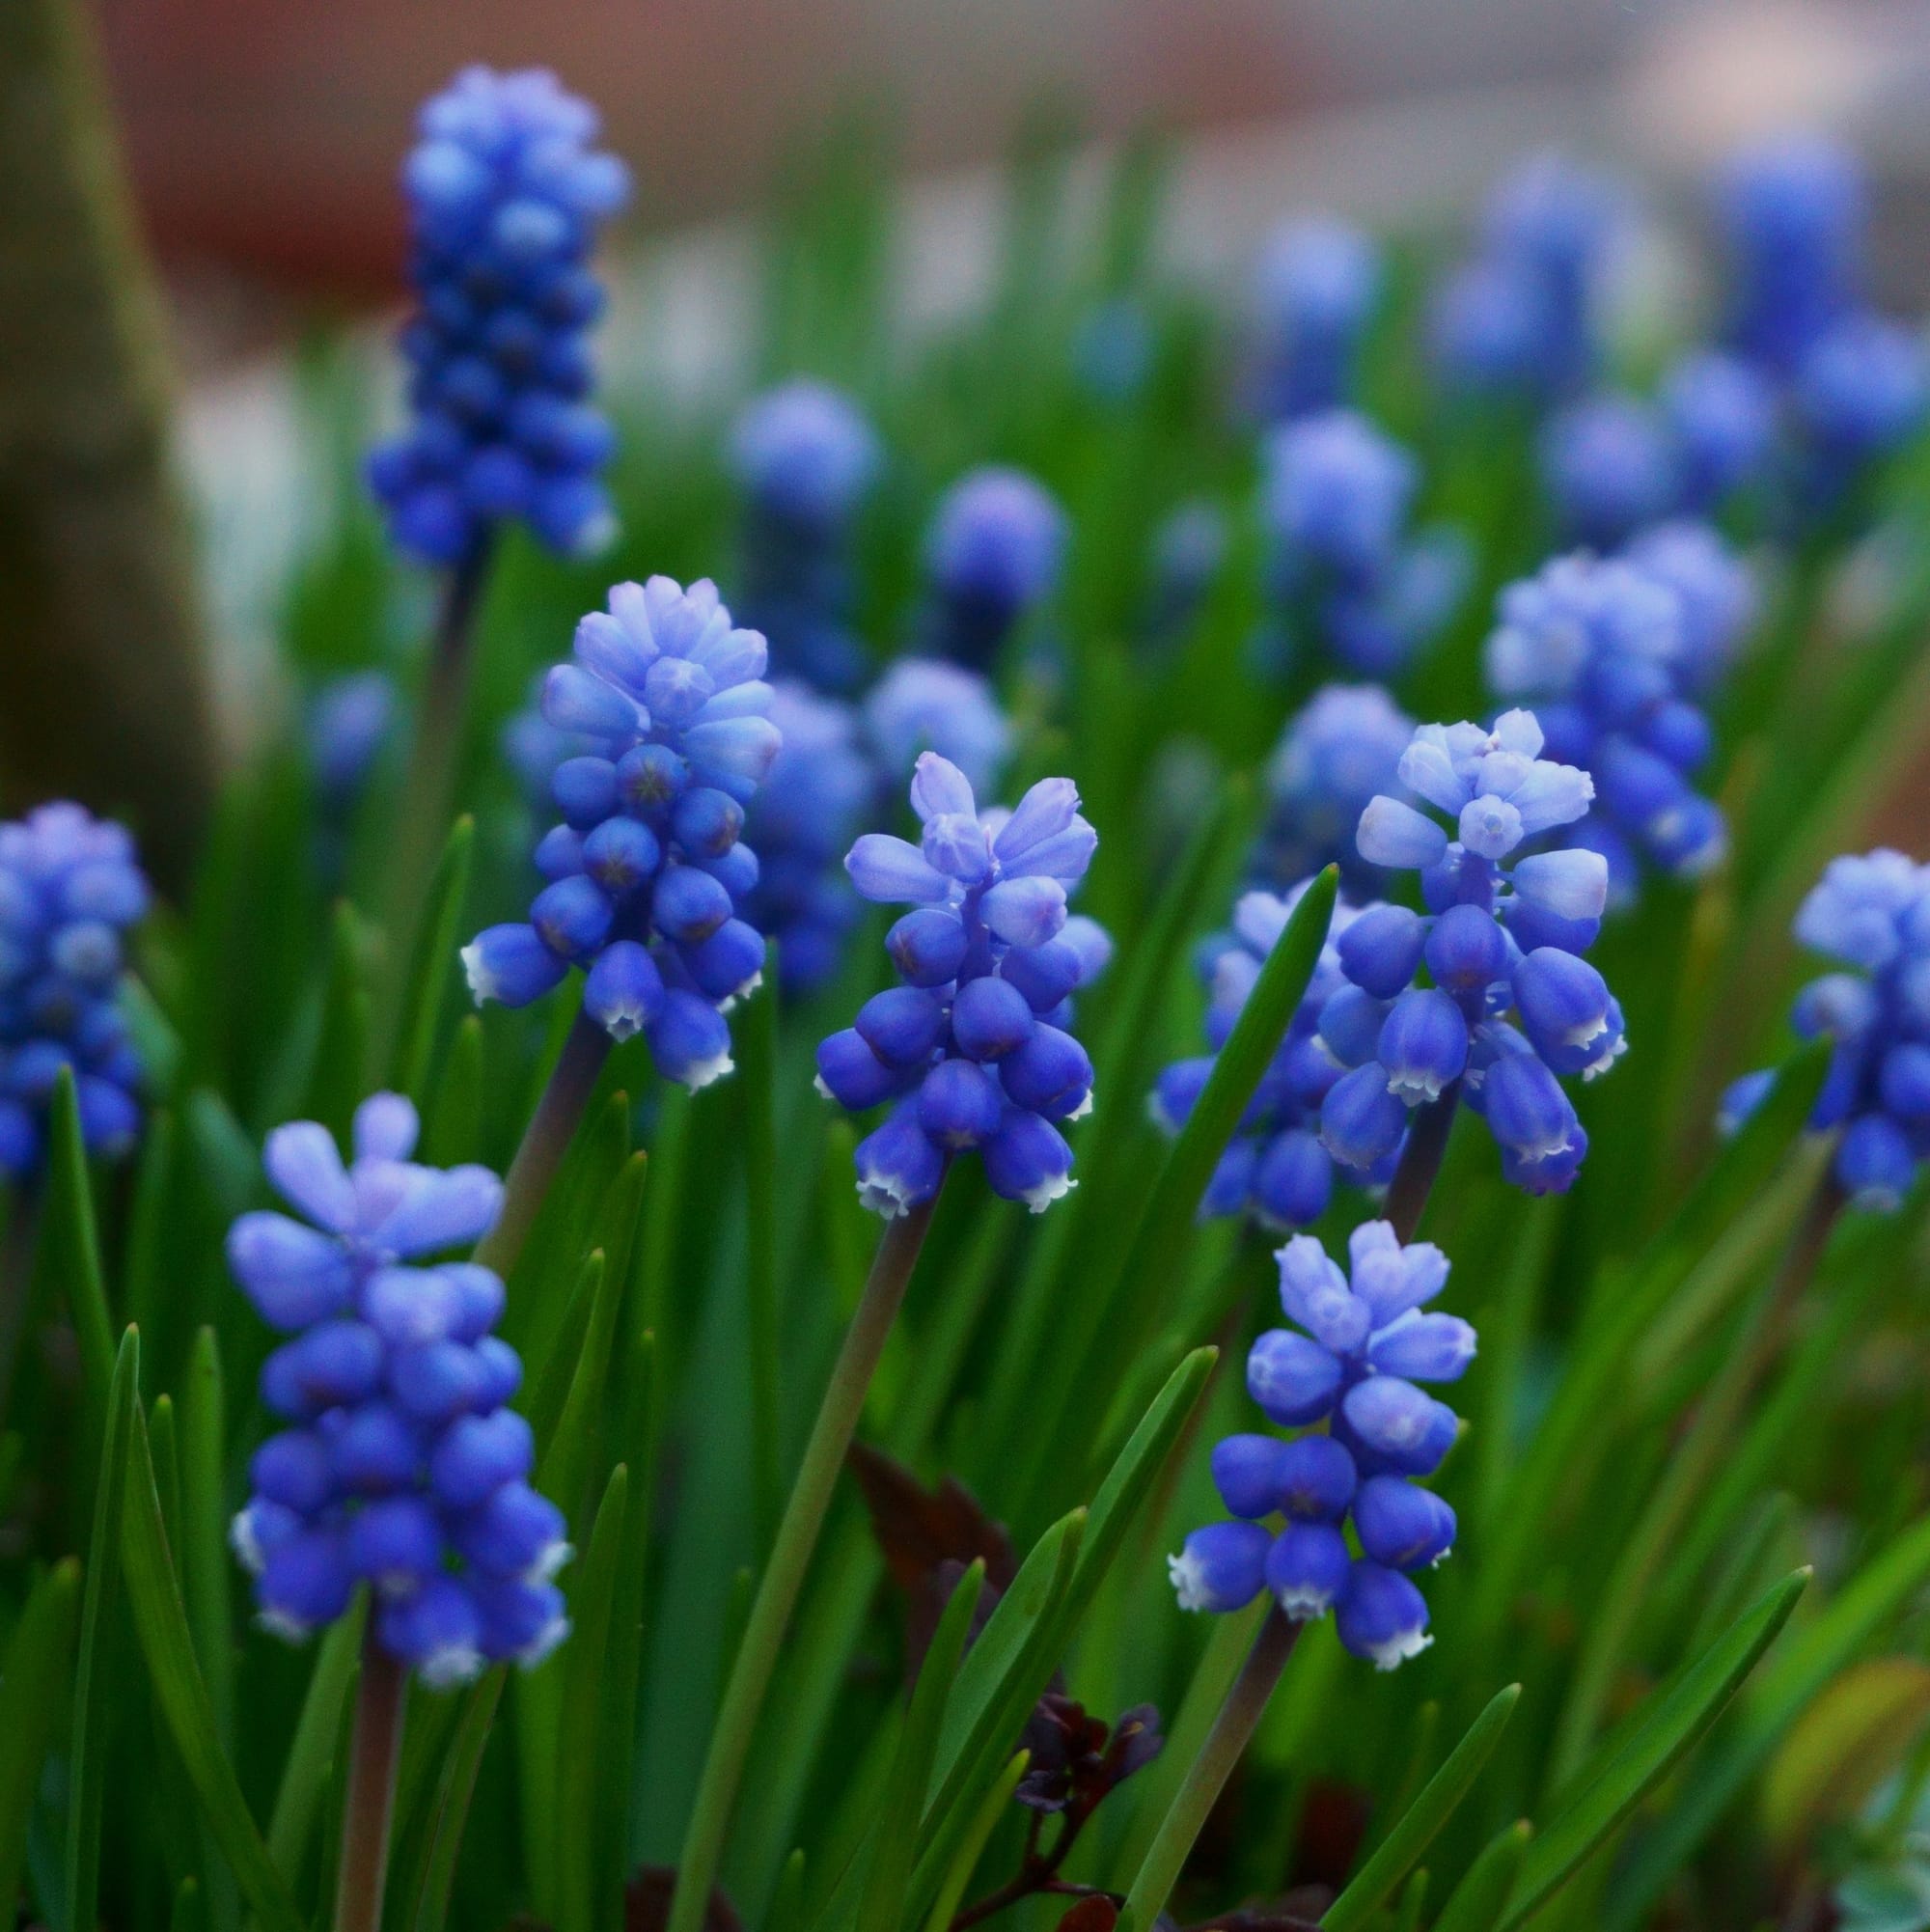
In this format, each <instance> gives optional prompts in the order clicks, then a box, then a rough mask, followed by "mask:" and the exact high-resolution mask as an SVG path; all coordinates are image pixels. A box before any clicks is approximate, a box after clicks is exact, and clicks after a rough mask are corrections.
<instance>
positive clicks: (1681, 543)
mask: <svg viewBox="0 0 1930 1932" xmlns="http://www.w3.org/2000/svg"><path fill="white" fill-rule="evenodd" d="M1622 555H1623V558H1624V560H1625V561H1626V562H1627V563H1629V564H1630V565H1632V566H1634V567H1635V568H1636V569H1638V570H1640V571H1641V572H1642V574H1643V575H1644V576H1648V577H1653V578H1654V579H1656V581H1657V582H1658V583H1663V584H1666V585H1668V588H1669V589H1670V590H1671V591H1673V592H1674V593H1675V595H1676V598H1677V600H1678V602H1679V604H1680V608H1681V620H1682V629H1681V640H1680V649H1678V651H1677V652H1676V654H1675V655H1674V656H1673V657H1672V658H1671V659H1670V669H1671V672H1672V675H1673V676H1674V677H1675V680H1676V683H1677V685H1678V687H1679V689H1680V690H1681V691H1682V692H1683V694H1684V695H1685V696H1687V697H1690V698H1700V697H1703V696H1706V695H1707V694H1708V693H1709V692H1710V691H1712V690H1714V689H1715V687H1716V686H1717V685H1718V684H1719V683H1721V681H1722V679H1723V676H1725V675H1726V674H1727V672H1728V670H1729V667H1730V666H1731V665H1732V664H1734V662H1735V661H1736V658H1737V657H1738V656H1739V655H1740V654H1741V651H1742V648H1743V645H1744V642H1745V641H1746V640H1747V638H1748V636H1749V633H1750V628H1751V625H1752V624H1753V623H1754V622H1755V620H1756V615H1757V611H1758V608H1759V606H1760V603H1761V598H1760V595H1759V593H1758V592H1757V588H1756V581H1755V575H1754V573H1753V572H1752V571H1751V568H1750V566H1749V565H1748V563H1747V562H1746V561H1745V560H1744V559H1743V558H1742V557H1740V556H1738V555H1737V554H1736V552H1735V551H1734V550H1733V549H1731V548H1730V546H1729V545H1728V544H1727V543H1725V542H1724V541H1723V538H1721V536H1719V535H1718V534H1717V532H1716V531H1715V530H1714V529H1713V528H1711V526H1710V525H1708V524H1706V523H1700V522H1697V521H1696V520H1694V519H1693V518H1677V519H1675V520H1673V521H1671V522H1668V523H1658V524H1657V525H1656V526H1655V527H1654V528H1653V529H1652V530H1645V531H1643V532H1642V534H1641V536H1640V537H1638V538H1636V540H1635V541H1634V542H1633V543H1631V544H1630V545H1629V546H1628V548H1627V549H1626V550H1625V551H1624V552H1623V553H1622Z"/></svg>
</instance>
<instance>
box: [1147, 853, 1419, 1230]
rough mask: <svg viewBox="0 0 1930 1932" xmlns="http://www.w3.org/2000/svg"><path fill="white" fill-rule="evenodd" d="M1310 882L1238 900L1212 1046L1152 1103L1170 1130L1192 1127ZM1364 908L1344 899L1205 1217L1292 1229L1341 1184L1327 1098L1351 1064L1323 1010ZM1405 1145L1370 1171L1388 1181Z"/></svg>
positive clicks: (1177, 1070) (1220, 959)
mask: <svg viewBox="0 0 1930 1932" xmlns="http://www.w3.org/2000/svg"><path fill="white" fill-rule="evenodd" d="M1306 891H1307V886H1306V883H1305V882H1303V883H1302V884H1300V885H1298V886H1296V887H1294V889H1293V890H1292V891H1291V892H1289V893H1288V894H1287V895H1286V896H1285V897H1283V898H1277V897H1275V896H1274V895H1273V894H1272V893H1265V892H1250V893H1246V894H1244V895H1242V897H1241V898H1240V901H1239V903H1238V904H1237V905H1235V906H1234V908H1233V926H1232V931H1231V932H1230V933H1228V934H1227V935H1226V936H1225V937H1224V939H1223V940H1221V941H1218V942H1213V943H1209V949H1208V957H1207V960H1206V963H1205V979H1206V982H1207V985H1208V987H1209V988H1210V989H1211V1000H1210V1003H1209V1005H1208V1007H1207V1010H1206V1039H1207V1044H1208V1045H1209V1046H1210V1047H1211V1048H1212V1052H1211V1053H1208V1054H1204V1055H1201V1056H1199V1057H1198V1058H1195V1059H1192V1060H1178V1061H1174V1062H1173V1063H1172V1065H1171V1066H1169V1067H1167V1068H1166V1070H1165V1071H1164V1072H1163V1073H1162V1074H1161V1075H1160V1076H1159V1079H1158V1080H1157V1081H1156V1082H1155V1083H1154V1085H1153V1090H1152V1092H1151V1095H1150V1096H1149V1098H1148V1102H1147V1111H1148V1112H1149V1113H1150V1114H1151V1116H1152V1119H1153V1123H1154V1125H1156V1126H1157V1127H1159V1128H1160V1130H1161V1131H1162V1132H1164V1133H1166V1134H1169V1135H1175V1136H1176V1135H1177V1134H1178V1133H1179V1131H1180V1129H1181V1128H1182V1127H1184V1126H1185V1124H1186V1121H1187V1119H1188V1118H1189V1117H1190V1116H1191V1114H1192V1112H1193V1109H1194V1106H1195V1104H1196V1103H1197V1102H1198V1100H1199V1096H1200V1094H1201V1093H1202V1092H1203V1091H1204V1090H1205V1088H1206V1083H1207V1081H1208V1080H1209V1079H1210V1078H1211V1077H1212V1073H1213V1068H1214V1064H1215V1062H1216V1060H1217V1057H1218V1055H1219V1052H1220V1050H1221V1048H1222V1047H1224V1046H1225V1045H1226V1043H1227V1038H1228V1037H1229V1036H1230V1035H1231V1034H1232V1031H1233V1027H1234V1024H1235V1022H1236V1021H1237V1020H1238V1019H1239V1016H1240V1013H1241V1011H1242V1010H1243V1009H1244V1007H1245V1006H1246V1004H1247V999H1248V996H1249V995H1250V994H1251V993H1252V992H1253V989H1254V984H1255V980H1257V979H1258V978H1259V973H1260V968H1261V967H1262V966H1263V965H1264V964H1265V963H1266V960H1267V957H1268V955H1269V954H1270V953H1271V952H1273V949H1274V947H1275V946H1276V945H1278V944H1279V942H1280V937H1281V934H1282V932H1284V931H1285V930H1286V924H1287V921H1288V920H1289V919H1291V918H1292V916H1293V911H1294V908H1295V907H1296V906H1297V905H1298V904H1299V903H1300V900H1301V897H1302V896H1303V895H1304V894H1305V893H1306ZM1358 917H1360V914H1359V913H1358V912H1357V911H1356V910H1355V909H1354V908H1353V907H1351V906H1346V905H1340V906H1337V908H1336V910H1335V915H1334V924H1333V926H1332V928H1331V930H1330V932H1329V935H1328V938H1327V942H1326V944H1325V945H1324V946H1323V947H1322V948H1321V952H1320V957H1319V959H1318V961H1317V962H1316V964H1315V966H1314V969H1313V977H1312V978H1311V980H1309V982H1308V986H1307V991H1306V992H1305V993H1304V994H1303V995H1302V996H1301V1000H1300V1004H1299V1006H1298V1007H1296V1008H1295V1009H1294V1013H1293V1017H1292V1018H1291V1019H1290V1020H1289V1021H1288V1022H1287V1028H1286V1034H1285V1036H1284V1037H1283V1038H1282V1041H1281V1043H1280V1047H1279V1049H1278V1051H1277V1052H1276V1053H1275V1054H1274V1057H1273V1061H1272V1063H1270V1064H1269V1066H1268V1067H1267V1070H1266V1072H1265V1073H1264V1074H1262V1075H1261V1077H1260V1083H1259V1086H1258V1087H1257V1088H1256V1089H1255V1092H1254V1097H1253V1099H1252V1100H1251V1101H1250V1102H1249V1103H1248V1106H1247V1110H1246V1112H1245V1113H1244V1114H1243V1115H1242V1116H1241V1118H1240V1122H1239V1126H1238V1128H1237V1130H1236V1131H1235V1133H1234V1136H1233V1139H1232V1140H1231V1142H1230V1143H1229V1144H1228V1145H1227V1150H1226V1152H1225V1153H1224V1154H1222V1155H1221V1157H1220V1161H1219V1165H1218V1166H1217V1167H1216V1168H1215V1169H1214V1171H1213V1177H1212V1179H1211V1180H1210V1181H1209V1182H1208V1183H1207V1187H1206V1192H1205V1194H1204V1196H1203V1197H1202V1198H1201V1200H1200V1203H1199V1212H1200V1215H1201V1217H1202V1218H1204V1219H1217V1218H1219V1217H1221V1216H1226V1215H1234V1214H1251V1215H1252V1216H1253V1217H1254V1219H1255V1221H1257V1222H1258V1223H1259V1224H1260V1226H1261V1227H1263V1228H1274V1229H1277V1230H1285V1229H1288V1228H1306V1227H1310V1225H1311V1224H1312V1223H1314V1222H1315V1221H1318V1220H1319V1218H1320V1217H1321V1215H1323V1214H1324V1213H1326V1211H1327V1204H1328V1201H1329V1200H1330V1199H1331V1198H1332V1195H1333V1191H1334V1162H1333V1159H1332V1157H1331V1156H1330V1155H1329V1153H1328V1152H1327V1149H1326V1148H1325V1147H1324V1146H1322V1145H1321V1144H1320V1134H1319V1129H1320V1103H1321V1102H1322V1101H1323V1100H1324V1099H1325V1098H1326V1097H1327V1090H1328V1089H1329V1088H1331V1087H1332V1086H1333V1085H1334V1083H1335V1082H1336V1081H1337V1080H1338V1079H1339V1077H1340V1072H1341V1069H1340V1066H1339V1065H1338V1063H1337V1062H1336V1061H1335V1059H1334V1056H1333V1054H1332V1053H1331V1052H1330V1051H1329V1050H1328V1048H1327V1046H1326V1045H1325V1044H1324V1042H1323V1041H1322V1040H1321V1038H1320V1036H1319V1035H1320V1015H1321V1012H1322V1011H1323V1010H1324V1008H1325V1007H1326V1005H1327V1002H1328V1000H1330V999H1331V998H1332V997H1333V995H1334V994H1335V993H1336V992H1337V991H1339V990H1340V989H1341V988H1342V987H1343V986H1345V984H1346V983H1347V982H1346V980H1345V978H1344V976H1343V975H1342V973H1341V971H1340V959H1339V953H1338V952H1337V949H1336V946H1335V939H1336V938H1337V935H1338V934H1340V933H1341V932H1343V931H1345V930H1346V928H1347V926H1348V925H1350V924H1351V923H1352V922H1353V921H1354V920H1355V919H1357V918H1358ZM1397 1153H1398V1146H1397V1145H1396V1146H1394V1147H1391V1148H1389V1150H1388V1152H1387V1154H1386V1155H1385V1156H1384V1157H1383V1159H1382V1160H1381V1161H1380V1162H1379V1163H1378V1164H1377V1166H1376V1168H1375V1170H1374V1172H1373V1173H1371V1174H1370V1175H1368V1176H1366V1178H1368V1179H1371V1180H1378V1181H1385V1180H1387V1179H1388V1178H1389V1177H1390V1176H1391V1175H1392V1172H1393V1163H1394V1159H1395V1157H1396V1155H1397Z"/></svg>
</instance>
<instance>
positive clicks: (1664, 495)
mask: <svg viewBox="0 0 1930 1932" xmlns="http://www.w3.org/2000/svg"><path fill="white" fill-rule="evenodd" d="M1540 455H1541V477H1542V482H1543V483H1544V484H1545V486H1546V487H1547V491H1548V497H1549V502H1550V504H1551V506H1552V507H1553V509H1554V511H1555V520H1556V523H1557V525H1558V527H1559V529H1560V531H1561V533H1562V535H1563V537H1564V538H1566V539H1567V540H1568V541H1569V542H1571V543H1587V544H1592V545H1593V546H1595V547H1596V548H1597V549H1603V550H1612V549H1613V548H1614V547H1615V546H1616V545H1617V544H1620V543H1623V542H1626V541H1627V539H1628V538H1631V537H1632V536H1634V535H1635V533H1636V532H1637V531H1638V530H1640V529H1641V528H1642V526H1643V525H1644V524H1649V523H1653V522H1655V521H1656V520H1657V519H1658V518H1659V517H1663V516H1666V515H1668V513H1669V511H1671V510H1673V509H1674V508H1675V507H1676V504H1677V502H1678V501H1679V498H1680V494H1681V483H1680V480H1679V476H1678V469H1677V465H1678V460H1679V457H1678V453H1677V451H1676V449H1675V446H1674V441H1673V438H1672V437H1671V436H1670V434H1669V430H1668V422H1667V420H1666V419H1665V418H1664V416H1663V414H1662V412H1661V410H1660V409H1658V408H1657V407H1656V405H1655V404H1654V403H1652V402H1649V401H1647V400H1644V399H1643V398H1641V397H1639V396H1627V395H1623V394H1620V393H1618V392H1613V391H1609V392H1604V393H1601V394H1597V395H1593V396H1586V397H1583V398H1581V399H1580V400H1577V401H1574V402H1571V403H1569V404H1567V405H1566V406H1565V407H1564V408H1562V409H1560V410H1558V411H1557V413H1556V414H1555V415H1554V416H1552V417H1550V418H1549V420H1548V422H1547V424H1546V425H1545V426H1544V427H1543V429H1542V432H1541V451H1540Z"/></svg>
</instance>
